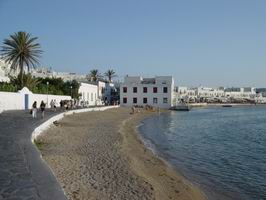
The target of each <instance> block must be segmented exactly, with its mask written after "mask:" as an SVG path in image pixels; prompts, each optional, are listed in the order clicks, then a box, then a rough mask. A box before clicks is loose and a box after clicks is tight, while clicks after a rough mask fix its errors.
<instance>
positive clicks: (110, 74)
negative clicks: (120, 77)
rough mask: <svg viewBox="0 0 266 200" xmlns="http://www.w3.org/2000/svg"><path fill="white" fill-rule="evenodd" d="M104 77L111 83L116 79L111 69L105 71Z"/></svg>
mask: <svg viewBox="0 0 266 200" xmlns="http://www.w3.org/2000/svg"><path fill="white" fill-rule="evenodd" d="M104 75H105V76H106V77H107V79H108V81H109V82H110V83H111V82H112V79H113V78H114V77H116V74H115V71H114V70H112V69H109V70H107V72H105V73H104Z"/></svg>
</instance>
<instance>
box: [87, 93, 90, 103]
mask: <svg viewBox="0 0 266 200" xmlns="http://www.w3.org/2000/svg"><path fill="white" fill-rule="evenodd" d="M89 100H90V93H89V92H88V93H87V101H89Z"/></svg>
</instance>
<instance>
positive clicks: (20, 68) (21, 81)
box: [19, 60, 24, 89]
mask: <svg viewBox="0 0 266 200" xmlns="http://www.w3.org/2000/svg"><path fill="white" fill-rule="evenodd" d="M23 69H24V67H23V61H22V60H20V62H19V70H20V72H19V79H20V89H22V88H23V86H24V81H23V74H24V71H23Z"/></svg>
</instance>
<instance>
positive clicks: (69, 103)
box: [30, 99, 78, 118]
mask: <svg viewBox="0 0 266 200" xmlns="http://www.w3.org/2000/svg"><path fill="white" fill-rule="evenodd" d="M59 105H60V108H61V109H64V110H69V109H73V108H76V107H77V105H78V102H77V101H76V100H61V101H60V102H59V104H58V103H57V102H56V100H55V99H53V100H51V101H50V108H51V110H53V111H54V112H55V111H56V109H57V107H58V106H59ZM46 108H47V105H46V104H45V103H44V101H41V104H40V106H39V109H40V111H41V113H42V117H44V111H45V109H46ZM37 111H38V106H37V101H34V103H33V104H32V109H31V110H30V113H31V114H32V117H33V118H37Z"/></svg>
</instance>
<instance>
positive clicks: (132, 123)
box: [121, 111, 206, 200]
mask: <svg viewBox="0 0 266 200" xmlns="http://www.w3.org/2000/svg"><path fill="white" fill-rule="evenodd" d="M165 112H167V111H165ZM162 113H163V112H162ZM141 114H142V115H144V116H136V115H135V116H132V117H131V119H129V120H128V121H126V122H125V124H124V126H123V127H122V130H121V132H122V134H124V139H125V141H124V150H127V153H128V154H129V155H130V156H131V160H132V163H131V166H132V169H133V170H135V172H136V173H137V174H138V175H140V176H142V177H145V179H147V180H149V182H150V183H151V184H152V185H153V186H154V190H155V191H156V192H155V199H180V200H182V199H193V200H198V199H206V196H205V194H204V193H203V191H201V190H200V189H199V188H198V187H197V186H195V185H193V184H192V183H191V182H189V181H188V179H187V178H185V177H184V176H183V175H181V174H180V173H179V172H177V171H176V170H175V169H174V168H173V167H172V166H171V165H170V163H168V162H167V161H166V160H164V159H163V158H161V157H160V156H158V155H157V154H156V152H154V151H153V150H152V149H150V148H148V147H147V146H146V145H145V144H144V142H143V140H142V139H141V135H140V132H139V126H140V125H141V123H142V121H143V120H145V119H147V118H149V117H154V116H155V115H158V114H157V113H141ZM139 115H140V114H139ZM129 133H133V134H129ZM134 147H135V148H136V149H134V150H132V149H133V148H134Z"/></svg>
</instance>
